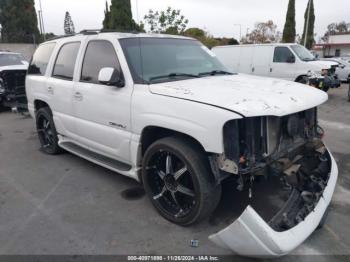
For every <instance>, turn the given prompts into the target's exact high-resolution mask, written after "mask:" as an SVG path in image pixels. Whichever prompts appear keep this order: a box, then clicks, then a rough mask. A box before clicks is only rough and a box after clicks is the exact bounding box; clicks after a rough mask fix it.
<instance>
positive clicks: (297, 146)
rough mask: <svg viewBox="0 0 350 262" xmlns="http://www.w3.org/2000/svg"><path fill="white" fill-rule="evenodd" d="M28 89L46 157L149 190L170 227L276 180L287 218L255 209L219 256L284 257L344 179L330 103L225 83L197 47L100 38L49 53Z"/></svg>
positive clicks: (72, 40)
mask: <svg viewBox="0 0 350 262" xmlns="http://www.w3.org/2000/svg"><path fill="white" fill-rule="evenodd" d="M26 89H27V96H28V101H29V104H28V106H29V111H30V113H31V115H32V116H33V117H34V118H35V121H36V126H37V130H38V135H39V139H40V142H41V146H42V150H43V151H44V152H45V153H48V154H57V153H59V152H61V149H65V150H66V151H69V152H72V153H74V154H77V155H79V156H81V157H83V158H85V159H87V160H89V161H92V162H94V163H97V164H99V165H101V166H104V167H106V168H108V169H111V170H114V171H116V172H117V173H120V174H123V175H126V176H129V177H131V178H133V179H136V180H138V181H140V182H142V183H143V185H144V187H145V190H146V192H147V194H148V196H149V198H150V200H151V202H152V203H153V205H154V206H155V208H156V209H157V211H158V212H159V213H160V214H161V215H162V216H163V217H165V218H166V219H168V220H170V221H172V222H173V223H176V224H179V225H189V224H192V223H194V222H197V221H199V220H201V219H204V218H207V217H208V216H209V215H210V214H211V213H212V212H213V210H214V209H215V208H216V206H217V205H218V203H219V200H220V196H221V185H222V184H223V183H225V182H226V181H227V180H234V181H235V182H236V183H237V189H236V188H232V190H239V191H242V194H247V195H249V197H250V198H253V199H254V198H261V199H263V198H264V197H265V195H264V194H258V193H256V192H258V190H257V189H258V188H259V187H262V185H266V183H260V182H261V181H262V180H264V178H265V179H267V180H268V181H270V180H271V181H273V180H274V179H277V181H278V182H277V183H275V184H273V183H272V182H271V186H272V187H273V190H272V191H271V194H273V195H274V198H275V199H277V198H284V200H286V199H288V200H287V201H286V202H283V203H284V204H282V205H280V206H278V208H279V210H280V211H279V212H277V213H275V214H273V215H271V216H270V217H264V218H263V217H262V216H260V215H259V214H258V213H257V212H259V211H256V210H255V209H253V208H252V207H251V206H248V207H247V208H246V209H245V210H244V211H243V210H242V211H243V214H242V215H241V216H240V218H239V219H238V220H237V221H235V222H234V223H233V224H231V225H229V226H228V227H227V228H225V229H223V230H222V231H220V232H218V233H216V234H213V235H211V236H210V239H211V240H212V241H214V242H215V243H217V244H218V245H219V246H221V247H224V248H230V249H232V250H233V251H235V252H236V253H238V254H241V255H247V256H261V255H263V256H278V255H283V254H286V253H288V252H290V251H291V250H293V249H294V248H295V247H296V246H298V245H299V244H300V243H302V242H303V241H304V240H305V239H306V238H307V237H308V236H309V235H310V234H311V233H312V232H313V231H314V230H315V229H316V227H318V226H319V224H320V223H322V218H323V217H324V213H325V212H326V209H327V207H328V205H329V203H330V201H331V197H332V195H333V191H334V188H335V183H336V180H337V176H338V171H337V166H336V163H335V161H334V159H333V157H332V155H331V153H330V152H329V151H328V149H327V148H326V147H325V145H324V144H323V142H322V140H321V137H322V133H323V132H322V129H321V128H320V127H319V126H318V124H317V106H318V105H320V104H322V103H324V102H325V101H326V100H327V94H325V93H324V92H321V91H319V90H317V89H315V88H312V87H308V86H305V85H302V84H298V83H293V82H288V81H283V80H276V79H268V78H261V77H256V76H249V75H239V74H234V73H231V72H228V71H227V69H226V68H225V67H224V66H223V65H222V64H221V63H220V62H219V60H218V59H217V58H216V57H215V54H213V53H212V52H211V51H210V50H208V49H207V48H206V47H205V46H203V45H202V44H201V43H200V42H198V41H196V40H194V39H191V38H185V37H178V36H168V35H148V34H126V33H111V32H110V33H104V32H91V31H85V32H82V33H80V34H77V35H76V36H71V37H64V38H60V39H56V40H52V41H49V42H46V43H44V44H42V45H40V46H39V48H38V49H37V51H36V52H35V54H34V57H33V59H32V61H31V64H30V67H29V71H28V76H27V78H26ZM265 191H266V190H265ZM286 196H287V197H286ZM270 197H271V196H270ZM272 202H273V203H272ZM276 203H279V202H278V201H271V199H270V201H268V199H267V200H266V206H269V205H276ZM238 206H239V205H238ZM257 208H258V207H257ZM274 208H276V206H274ZM272 210H275V209H272ZM137 219H139V218H137Z"/></svg>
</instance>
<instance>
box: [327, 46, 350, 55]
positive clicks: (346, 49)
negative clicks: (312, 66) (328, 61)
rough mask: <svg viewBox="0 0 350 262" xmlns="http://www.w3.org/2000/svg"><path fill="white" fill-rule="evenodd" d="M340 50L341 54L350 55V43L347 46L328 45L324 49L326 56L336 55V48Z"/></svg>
mask: <svg viewBox="0 0 350 262" xmlns="http://www.w3.org/2000/svg"><path fill="white" fill-rule="evenodd" d="M337 49H339V50H340V56H346V55H350V45H347V46H332V47H331V48H328V47H326V48H325V50H324V53H325V56H326V57H329V56H332V57H333V56H336V50H337Z"/></svg>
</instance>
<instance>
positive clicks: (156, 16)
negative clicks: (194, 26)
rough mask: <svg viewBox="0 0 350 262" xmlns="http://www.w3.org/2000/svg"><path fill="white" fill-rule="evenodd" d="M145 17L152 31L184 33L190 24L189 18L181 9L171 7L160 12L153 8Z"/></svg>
mask: <svg viewBox="0 0 350 262" xmlns="http://www.w3.org/2000/svg"><path fill="white" fill-rule="evenodd" d="M144 19H145V21H146V24H148V27H149V29H150V32H152V33H165V34H174V35H178V34H183V33H184V31H185V30H186V27H187V24H188V19H186V18H185V16H183V15H182V14H181V11H180V10H175V9H172V8H171V7H168V8H167V10H165V11H160V12H159V11H155V12H154V11H153V10H152V9H151V10H149V12H148V15H146V16H145V17H144Z"/></svg>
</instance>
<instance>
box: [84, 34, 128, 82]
mask: <svg viewBox="0 0 350 262" xmlns="http://www.w3.org/2000/svg"><path fill="white" fill-rule="evenodd" d="M104 67H112V68H115V69H117V70H121V69H120V64H119V61H118V58H117V54H116V52H115V50H114V47H113V45H112V43H110V42H108V41H103V40H98V41H91V42H90V43H89V44H88V46H87V49H86V53H85V57H84V62H83V68H82V72H81V81H82V82H88V83H93V84H98V83H99V82H98V75H99V73H100V70H101V69H102V68H104Z"/></svg>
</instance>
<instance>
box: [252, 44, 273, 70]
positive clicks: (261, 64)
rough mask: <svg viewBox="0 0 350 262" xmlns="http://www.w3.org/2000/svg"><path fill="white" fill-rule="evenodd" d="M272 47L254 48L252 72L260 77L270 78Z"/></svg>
mask: <svg viewBox="0 0 350 262" xmlns="http://www.w3.org/2000/svg"><path fill="white" fill-rule="evenodd" d="M272 49H273V48H272V46H264V45H262V46H256V47H255V48H254V54H253V63H252V72H253V74H254V75H258V76H269V74H270V61H271V57H272Z"/></svg>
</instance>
